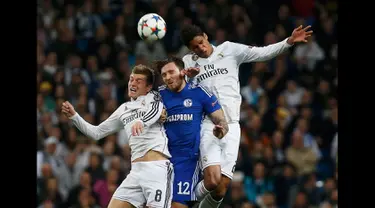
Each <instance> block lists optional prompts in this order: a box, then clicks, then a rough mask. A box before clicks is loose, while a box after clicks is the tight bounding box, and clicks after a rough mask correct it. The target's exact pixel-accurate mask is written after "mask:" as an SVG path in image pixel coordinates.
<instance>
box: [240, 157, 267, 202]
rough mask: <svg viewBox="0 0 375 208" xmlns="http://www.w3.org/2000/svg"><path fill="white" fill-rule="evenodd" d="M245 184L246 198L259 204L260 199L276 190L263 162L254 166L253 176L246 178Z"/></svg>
mask: <svg viewBox="0 0 375 208" xmlns="http://www.w3.org/2000/svg"><path fill="white" fill-rule="evenodd" d="M244 184H245V193H246V197H247V199H248V200H249V201H251V202H253V203H257V201H258V197H261V196H262V195H263V194H264V193H266V192H268V191H271V192H272V191H273V190H274V184H273V181H271V180H270V178H268V177H267V176H266V170H265V165H264V164H263V163H262V162H256V163H255V164H254V172H253V175H252V176H247V177H245V180H244Z"/></svg>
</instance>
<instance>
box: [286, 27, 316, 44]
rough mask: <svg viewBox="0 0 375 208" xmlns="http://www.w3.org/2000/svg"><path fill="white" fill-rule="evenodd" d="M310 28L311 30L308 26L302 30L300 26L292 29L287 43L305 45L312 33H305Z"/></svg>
mask: <svg viewBox="0 0 375 208" xmlns="http://www.w3.org/2000/svg"><path fill="white" fill-rule="evenodd" d="M310 28H311V26H310V25H308V26H306V27H304V28H302V25H300V26H299V27H297V28H296V29H294V30H293V32H292V35H291V36H290V37H289V38H288V43H289V44H294V43H298V42H304V43H307V38H309V37H310V36H311V34H312V33H313V31H312V30H310V31H307V30H308V29H310Z"/></svg>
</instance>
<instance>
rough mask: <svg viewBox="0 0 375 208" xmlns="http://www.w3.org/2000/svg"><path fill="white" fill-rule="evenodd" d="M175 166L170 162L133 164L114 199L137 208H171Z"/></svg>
mask: <svg viewBox="0 0 375 208" xmlns="http://www.w3.org/2000/svg"><path fill="white" fill-rule="evenodd" d="M173 178H174V172H173V165H172V163H171V162H170V161H168V160H159V161H150V162H135V163H132V168H131V170H130V173H129V174H128V175H127V176H126V178H125V179H124V181H123V182H122V183H121V185H120V186H119V187H118V188H117V189H116V191H115V193H114V194H113V198H114V199H117V200H121V201H126V202H129V203H130V204H132V205H133V206H135V207H137V208H138V207H144V206H145V205H146V206H148V207H153V208H154V207H155V208H165V207H167V208H170V207H171V203H172V193H173Z"/></svg>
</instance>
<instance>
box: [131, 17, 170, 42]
mask: <svg viewBox="0 0 375 208" xmlns="http://www.w3.org/2000/svg"><path fill="white" fill-rule="evenodd" d="M166 32H167V24H166V23H165V21H164V19H163V18H162V17H161V16H160V15H158V14H155V13H149V14H145V15H143V16H142V17H141V19H140V20H139V21H138V35H139V37H141V38H142V40H145V41H148V42H152V41H155V40H160V39H162V38H163V37H164V36H165V33H166Z"/></svg>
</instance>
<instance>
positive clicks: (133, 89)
mask: <svg viewBox="0 0 375 208" xmlns="http://www.w3.org/2000/svg"><path fill="white" fill-rule="evenodd" d="M129 91H130V92H134V93H135V92H136V91H137V90H136V89H135V88H134V87H131V88H130V89H129Z"/></svg>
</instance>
